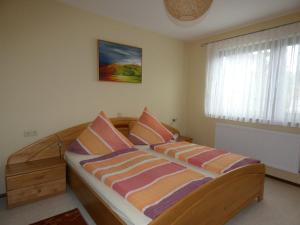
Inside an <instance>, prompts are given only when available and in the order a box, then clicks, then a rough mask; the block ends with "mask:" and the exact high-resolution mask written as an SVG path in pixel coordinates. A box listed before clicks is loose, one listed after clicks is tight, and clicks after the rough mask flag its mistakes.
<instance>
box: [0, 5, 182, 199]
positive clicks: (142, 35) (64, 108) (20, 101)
mask: <svg viewBox="0 0 300 225" xmlns="http://www.w3.org/2000/svg"><path fill="white" fill-rule="evenodd" d="M97 39H104V40H109V41H114V42H119V43H124V44H129V45H133V46H138V47H141V48H143V83H142V84H128V83H111V82H99V81H98V80H97V72H98V70H97ZM184 60H185V57H184V43H183V42H181V41H177V40H174V39H171V38H167V37H165V36H162V35H159V34H156V33H153V32H149V31H145V30H141V29H138V28H135V27H132V26H127V25H125V24H122V23H119V22H115V21H112V20H110V19H106V18H103V17H99V16H97V15H93V14H91V13H88V12H85V11H82V10H79V9H76V8H73V7H70V6H67V5H64V4H63V3H59V2H56V1H53V0H26V1H24V0H19V1H17V0H1V1H0V107H1V110H0V112H1V116H0V124H1V126H0V162H1V166H0V193H4V192H5V185H4V167H5V163H6V159H7V157H8V156H9V155H10V154H12V153H13V152H15V151H16V150H18V149H19V148H20V147H23V146H25V145H27V144H29V143H31V142H33V141H34V140H36V139H40V138H41V137H44V136H47V135H49V134H51V133H53V132H55V131H59V130H61V129H64V128H67V127H70V126H73V125H76V124H79V123H82V122H86V121H90V120H91V119H93V117H95V115H96V114H97V113H98V112H99V111H100V110H105V111H106V112H107V114H108V115H109V116H116V114H117V113H118V112H120V113H122V115H124V116H138V115H139V114H140V113H141V111H142V110H143V107H144V106H146V105H147V106H148V107H149V109H150V110H151V111H152V112H153V113H154V114H156V115H157V116H158V117H159V118H160V119H161V120H162V121H164V122H166V123H170V121H171V118H173V117H176V118H178V122H177V124H175V126H177V127H178V128H180V129H181V130H183V128H184V127H185V111H184V110H185V108H186V105H185V103H186V98H187V96H186V82H185V79H186V74H185V71H184V70H185V66H184ZM26 129H33V130H37V131H38V137H35V138H24V137H23V132H24V130H26ZM183 132H184V130H183Z"/></svg>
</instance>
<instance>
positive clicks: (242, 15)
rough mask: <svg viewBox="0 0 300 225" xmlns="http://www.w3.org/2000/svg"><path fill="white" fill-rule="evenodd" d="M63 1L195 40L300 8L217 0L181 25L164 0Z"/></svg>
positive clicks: (273, 1) (288, 2)
mask: <svg viewBox="0 0 300 225" xmlns="http://www.w3.org/2000/svg"><path fill="white" fill-rule="evenodd" d="M60 1H62V2H64V3H66V4H70V5H73V6H75V7H78V8H81V9H84V10H88V11H91V12H94V13H96V14H98V15H101V16H105V17H109V18H112V19H114V20H118V21H122V22H124V23H127V24H130V25H134V26H137V27H141V28H144V29H148V30H151V31H155V32H159V33H162V34H165V35H167V36H170V37H174V38H177V39H182V40H192V39H195V38H198V37H201V36H206V35H209V34H213V33H217V32H222V31H224V30H228V29H231V28H234V27H238V26H242V25H245V24H249V23H253V22H255V21H258V20H263V19H267V18H272V17H275V16H278V15H283V14H287V13H288V12H291V11H296V10H297V9H300V1H299V0H250V1H249V0H214V1H213V3H212V5H211V7H210V9H209V10H208V12H207V13H206V14H205V15H204V16H202V17H201V18H200V19H198V20H197V21H195V22H193V23H188V24H178V23H176V21H174V20H172V18H170V16H169V15H168V14H167V13H166V10H165V8H164V3H163V0H60Z"/></svg>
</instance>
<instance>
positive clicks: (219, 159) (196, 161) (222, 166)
mask: <svg viewBox="0 0 300 225" xmlns="http://www.w3.org/2000/svg"><path fill="white" fill-rule="evenodd" d="M151 148H152V149H153V150H155V151H156V152H158V153H162V154H165V155H168V156H170V157H172V158H176V159H179V160H181V161H184V162H187V163H189V164H192V165H194V166H197V167H201V168H203V169H206V170H208V171H211V172H213V173H217V174H224V173H227V172H229V171H232V170H234V169H236V168H239V167H242V166H246V165H250V164H254V163H259V161H258V160H255V159H251V158H249V157H245V156H242V155H238V154H234V153H230V152H226V151H224V150H221V149H215V148H210V147H206V146H201V145H197V144H192V143H189V142H184V141H183V142H172V143H165V144H157V145H151Z"/></svg>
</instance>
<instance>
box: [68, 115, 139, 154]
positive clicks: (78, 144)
mask: <svg viewBox="0 0 300 225" xmlns="http://www.w3.org/2000/svg"><path fill="white" fill-rule="evenodd" d="M132 147H133V144H132V143H131V142H130V141H129V140H128V139H127V138H126V137H125V136H124V135H123V134H122V133H121V132H120V131H118V130H117V129H116V128H115V127H114V125H113V124H112V123H111V122H110V120H109V119H108V118H107V116H106V115H105V113H104V112H100V113H99V115H98V116H97V118H96V119H95V120H94V121H93V123H92V124H90V125H89V126H88V127H87V128H86V129H85V130H84V131H83V132H82V133H81V134H80V136H79V137H78V138H77V139H76V140H75V141H74V142H73V143H72V144H71V145H70V148H69V151H71V152H75V153H78V154H84V155H92V154H97V155H105V154H109V153H112V152H115V151H118V150H122V149H128V148H132Z"/></svg>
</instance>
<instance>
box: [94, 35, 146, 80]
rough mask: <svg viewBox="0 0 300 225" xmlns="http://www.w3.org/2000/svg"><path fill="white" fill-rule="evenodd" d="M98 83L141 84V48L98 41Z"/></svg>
mask: <svg viewBox="0 0 300 225" xmlns="http://www.w3.org/2000/svg"><path fill="white" fill-rule="evenodd" d="M98 68H99V81H112V82H126V83H141V82H142V48H139V47H134V46H130V45H125V44H120V43H115V42H111V41H105V40H98Z"/></svg>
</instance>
